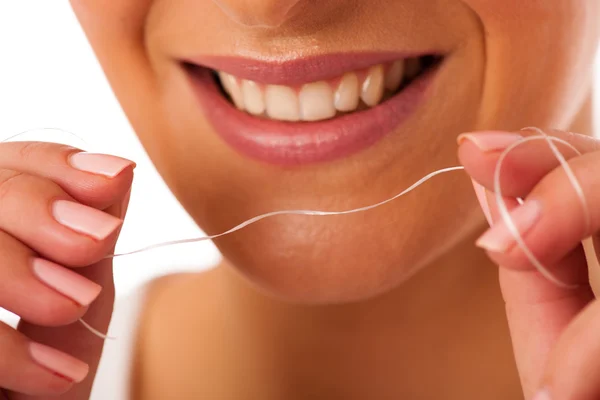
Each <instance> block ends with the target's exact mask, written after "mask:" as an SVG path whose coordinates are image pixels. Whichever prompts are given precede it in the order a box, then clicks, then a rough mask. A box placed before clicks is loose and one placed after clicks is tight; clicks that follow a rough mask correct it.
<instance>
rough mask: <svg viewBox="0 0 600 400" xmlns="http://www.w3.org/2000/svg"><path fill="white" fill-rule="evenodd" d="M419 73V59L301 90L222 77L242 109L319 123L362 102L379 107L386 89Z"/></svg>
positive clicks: (237, 104)
mask: <svg viewBox="0 0 600 400" xmlns="http://www.w3.org/2000/svg"><path fill="white" fill-rule="evenodd" d="M419 70H420V65H419V63H418V59H415V60H412V59H410V60H407V61H406V62H405V61H396V62H394V63H392V64H389V65H386V66H384V65H381V64H380V65H376V66H373V67H371V68H369V69H368V70H367V71H363V72H362V73H360V72H349V73H346V74H344V75H343V76H341V77H339V78H338V79H334V80H330V81H319V82H311V83H307V84H304V85H302V86H300V87H290V86H282V85H263V84H259V83H256V82H254V81H251V80H247V79H239V78H236V77H234V76H232V75H229V74H227V73H225V72H219V78H220V80H221V84H222V85H223V88H224V89H225V91H226V92H227V93H228V94H229V96H230V97H231V100H232V101H233V103H234V104H235V106H236V107H237V108H239V109H240V110H245V111H247V112H249V113H250V114H253V115H261V116H266V117H269V118H271V119H277V120H282V121H318V120H323V119H328V118H332V117H333V116H335V115H336V113H337V112H338V111H339V112H349V111H354V110H356V109H357V108H358V106H359V103H360V101H361V100H362V102H363V103H364V104H365V105H366V106H368V107H374V106H376V105H377V104H379V103H380V102H381V100H382V99H383V96H384V92H385V90H386V89H387V90H388V91H389V92H395V91H396V90H398V88H399V87H400V86H401V85H402V83H403V81H404V80H406V79H412V78H414V77H415V75H417V73H418V72H419ZM359 77H360V78H359Z"/></svg>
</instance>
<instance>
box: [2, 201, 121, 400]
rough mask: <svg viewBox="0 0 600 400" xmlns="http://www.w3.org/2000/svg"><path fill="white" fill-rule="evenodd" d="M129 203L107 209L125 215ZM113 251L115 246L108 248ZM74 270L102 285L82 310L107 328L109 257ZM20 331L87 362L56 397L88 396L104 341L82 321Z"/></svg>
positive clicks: (99, 327)
mask: <svg viewBox="0 0 600 400" xmlns="http://www.w3.org/2000/svg"><path fill="white" fill-rule="evenodd" d="M127 204H128V195H126V196H125V198H124V199H123V201H122V202H121V203H119V204H115V205H113V206H111V207H110V208H108V209H107V210H106V212H107V213H108V214H110V215H113V216H118V217H119V218H124V216H125V212H126V209H127ZM112 251H114V246H113V248H112V249H111V250H110V252H112ZM77 272H78V273H80V274H81V275H83V276H85V277H86V278H88V279H91V280H92V281H94V282H97V283H99V284H100V285H101V286H102V291H101V292H100V295H99V296H98V298H97V299H96V301H94V303H92V304H91V305H90V307H89V308H88V310H87V313H86V314H85V317H84V319H85V321H86V322H87V323H88V324H90V325H91V326H92V327H94V328H95V329H97V330H99V331H100V332H107V330H108V325H109V322H110V318H111V315H112V309H113V308H112V307H113V302H114V284H113V280H112V259H103V260H101V261H99V262H97V263H95V264H93V265H90V266H88V267H85V268H78V269H77ZM18 329H19V331H21V332H23V333H24V334H25V335H26V336H27V337H29V338H31V339H32V340H35V341H36V342H39V343H43V344H46V345H48V346H51V347H53V348H56V349H59V350H62V351H63V352H65V353H67V354H71V355H73V356H75V357H76V358H77V359H79V360H83V361H85V362H86V363H87V364H88V365H89V373H88V376H87V377H86V379H85V380H83V381H82V382H81V383H79V384H78V385H76V386H75V387H74V388H73V389H72V390H71V391H69V393H68V394H67V395H66V396H65V397H57V398H56V399H57V400H59V399H63V398H64V399H65V400H67V399H87V398H88V397H89V393H90V391H91V388H92V385H93V382H94V377H95V375H96V371H97V368H98V362H99V360H100V356H101V354H102V347H103V341H102V340H100V339H99V338H97V337H96V336H94V335H93V334H92V333H90V332H89V331H88V330H86V329H85V328H84V327H83V325H82V324H80V323H75V324H71V325H66V326H63V327H60V328H47V327H43V326H39V325H33V324H30V323H27V322H24V323H21V324H19V328H18ZM11 400H34V398H33V397H30V396H23V395H21V396H15V397H14V398H11Z"/></svg>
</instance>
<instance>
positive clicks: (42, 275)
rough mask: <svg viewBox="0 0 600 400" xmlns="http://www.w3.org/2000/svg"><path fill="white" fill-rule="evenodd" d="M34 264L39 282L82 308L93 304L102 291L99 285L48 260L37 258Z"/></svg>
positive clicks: (34, 270)
mask: <svg viewBox="0 0 600 400" xmlns="http://www.w3.org/2000/svg"><path fill="white" fill-rule="evenodd" d="M32 264H33V265H32V267H33V272H34V274H35V276H37V278H38V279H39V280H41V281H42V282H44V283H45V284H46V285H48V286H50V287H51V288H53V289H55V290H56V291H58V292H59V293H62V294H63V295H65V296H67V297H68V298H70V299H72V300H74V301H76V302H77V303H79V304H81V305H82V306H86V307H87V306H89V305H90V304H92V302H93V301H94V300H96V298H97V297H98V295H99V294H100V291H101V290H102V287H101V286H100V285H98V284H97V283H95V282H92V281H90V280H88V279H86V278H84V277H83V276H81V275H79V274H78V273H76V272H74V271H71V270H70V269H67V268H65V267H63V266H61V265H58V264H55V263H53V262H50V261H48V260H44V259H42V258H35V259H33V262H32Z"/></svg>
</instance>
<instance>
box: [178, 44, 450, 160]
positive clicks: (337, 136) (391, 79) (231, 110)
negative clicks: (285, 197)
mask: <svg viewBox="0 0 600 400" xmlns="http://www.w3.org/2000/svg"><path fill="white" fill-rule="evenodd" d="M393 57H394V55H391V54H383V55H382V54H375V55H350V56H345V55H339V56H326V57H320V58H313V59H308V60H302V59H300V60H292V61H280V62H263V61H254V60H247V59H240V58H236V59H231V58H217V57H206V58H203V59H198V60H194V61H185V62H184V63H183V64H182V65H183V67H184V69H185V71H186V73H187V74H188V76H189V77H190V82H191V83H192V86H193V88H194V90H195V92H196V93H197V95H198V99H199V100H200V103H201V106H202V109H203V112H204V113H205V115H206V117H207V119H208V120H209V121H210V122H211V124H212V125H213V126H214V128H215V130H216V132H217V133H218V134H219V135H220V136H221V137H222V138H223V139H224V140H225V141H226V142H227V143H228V144H229V145H230V146H232V147H233V148H235V149H236V150H237V151H238V152H240V153H242V154H244V155H247V156H250V157H253V158H256V159H259V160H261V161H264V162H268V163H273V164H283V165H297V164H306V163H313V162H324V161H331V160H334V159H336V158H340V157H343V156H347V155H350V154H352V153H355V152H357V151H359V150H361V149H364V148H366V147H368V146H370V145H372V144H373V143H375V142H377V141H378V140H379V139H381V138H382V137H383V136H385V135H386V134H387V133H389V132H391V131H392V130H394V128H396V127H397V126H398V125H399V124H400V123H402V122H403V121H404V120H405V119H406V118H408V117H409V116H410V115H411V114H412V113H413V112H414V111H415V110H416V109H417V108H418V105H419V104H420V103H421V100H422V99H423V97H424V95H425V92H426V89H427V88H428V87H429V85H430V83H431V80H432V79H433V77H434V76H435V72H436V71H437V69H438V67H439V65H440V64H441V61H442V58H441V57H439V56H435V55H422V56H413V57H398V56H396V57H395V58H393Z"/></svg>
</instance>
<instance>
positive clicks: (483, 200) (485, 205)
mask: <svg viewBox="0 0 600 400" xmlns="http://www.w3.org/2000/svg"><path fill="white" fill-rule="evenodd" d="M472 182H473V188H475V195H476V196H477V200H478V201H479V205H480V206H481V210H482V211H483V215H485V219H487V222H488V224H490V226H492V213H491V211H490V204H489V202H488V199H487V195H486V189H485V188H484V187H483V186H481V185H480V184H479V183H477V182H475V181H474V180H472Z"/></svg>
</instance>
